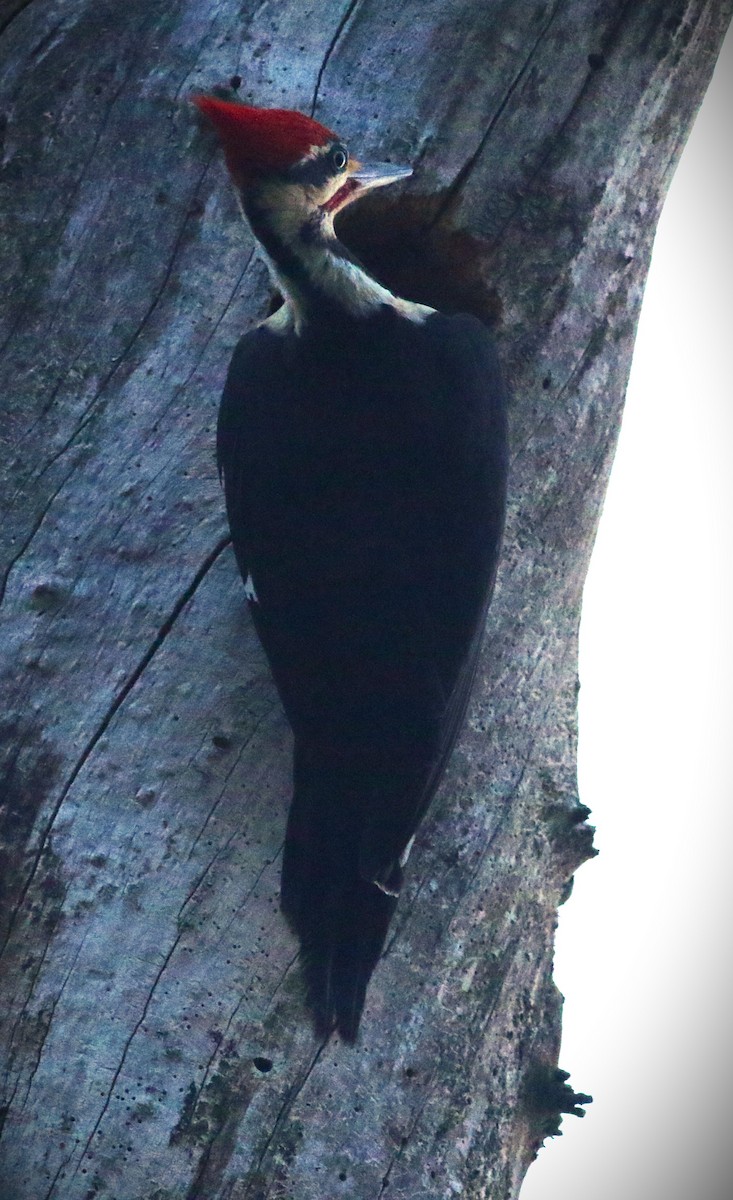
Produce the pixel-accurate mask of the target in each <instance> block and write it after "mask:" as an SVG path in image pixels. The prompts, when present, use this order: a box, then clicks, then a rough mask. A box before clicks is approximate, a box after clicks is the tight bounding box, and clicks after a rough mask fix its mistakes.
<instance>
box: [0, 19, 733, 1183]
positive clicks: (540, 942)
mask: <svg viewBox="0 0 733 1200" xmlns="http://www.w3.org/2000/svg"><path fill="white" fill-rule="evenodd" d="M732 7H733V0H642V2H635V3H631V2H628V0H623V2H622V0H565V2H562V0H557V2H550V0H531V2H529V0H512V2H511V3H510V2H509V0H494V2H493V3H491V4H487V3H485V2H484V0H401V2H400V3H397V2H396V0H381V2H379V0H350V2H348V3H347V2H346V0H339V2H336V0H319V2H318V3H314V4H313V5H312V7H311V8H310V9H304V8H303V7H302V5H301V4H299V3H297V2H296V0H270V2H265V3H261V2H260V3H257V2H255V0H245V2H244V3H242V0H218V2H217V3H213V2H212V0H177V2H175V3H174V0H127V3H125V4H119V3H117V2H116V0H94V2H92V0H49V2H47V3H41V0H25V3H23V0H1V2H0V30H1V31H2V32H1V34H0V45H1V46H2V62H3V64H4V65H3V67H2V82H1V89H0V90H1V94H2V107H1V110H0V111H1V112H2V139H3V174H2V182H1V184H0V186H1V187H2V209H3V211H4V212H6V213H7V214H8V219H7V221H6V224H5V228H4V230H3V232H2V249H3V269H4V270H5V271H6V272H7V275H8V277H7V281H6V284H5V286H4V288H3V289H2V298H1V301H0V303H1V305H2V308H1V310H0V339H1V340H0V345H1V347H2V349H1V357H0V374H1V375H2V380H3V384H2V395H3V397H4V402H5V406H6V412H5V415H4V418H3V421H4V424H3V437H4V439H5V441H6V449H5V453H4V456H3V463H2V472H3V478H2V490H3V513H4V516H3V525H2V542H3V545H2V555H3V560H2V570H1V572H0V581H2V582H1V587H2V596H3V645H2V656H3V657H2V671H3V681H4V688H5V693H6V697H7V698H6V699H5V701H4V704H3V714H2V724H3V734H4V737H3V753H4V767H3V770H4V777H3V778H4V784H3V789H4V790H3V797H2V803H3V809H2V813H3V818H2V819H3V825H2V832H3V847H2V848H3V855H4V869H3V884H4V902H3V910H2V917H3V923H4V935H5V945H4V951H3V975H2V990H1V994H0V1015H1V1019H2V1025H3V1039H4V1050H5V1065H4V1075H3V1089H4V1097H3V1101H2V1103H3V1109H2V1115H3V1117H4V1130H3V1136H2V1140H1V1141H0V1153H1V1165H0V1179H1V1180H3V1181H4V1182H2V1183H0V1196H1V1197H2V1200H39V1198H42V1200H91V1198H92V1197H100V1198H102V1197H104V1198H106V1200H184V1198H186V1200H225V1198H226V1200H264V1198H265V1197H267V1198H268V1200H278V1198H283V1200H284V1198H286V1197H287V1198H291V1197H292V1198H295V1200H316V1198H318V1200H323V1198H324V1197H326V1198H328V1200H330V1198H331V1197H341V1196H343V1197H352V1198H354V1200H370V1198H373V1200H377V1198H378V1197H380V1196H385V1197H387V1196H388V1197H391V1198H392V1200H415V1198H416V1197H419V1198H420V1200H423V1198H424V1200H428V1198H433V1197H448V1196H452V1195H454V1194H458V1193H461V1194H463V1195H464V1196H466V1197H472V1198H478V1197H482V1198H485V1197H489V1198H491V1200H500V1198H501V1200H504V1198H513V1197H516V1196H517V1194H518V1192H519V1188H520V1185H521V1181H522V1179H523V1176H524V1173H525V1171H526V1169H527V1166H528V1164H529V1163H530V1162H531V1160H532V1158H533V1156H534V1154H535V1153H536V1150H537V1148H538V1146H539V1144H540V1143H541V1141H542V1138H543V1137H544V1136H546V1135H547V1134H548V1133H549V1132H551V1131H552V1129H553V1127H554V1126H556V1122H557V1112H558V1109H560V1108H562V1107H563V1106H568V1107H571V1106H572V1104H573V1102H574V1099H582V1098H576V1097H574V1096H573V1094H572V1092H571V1090H570V1088H569V1087H566V1086H565V1085H564V1084H563V1081H562V1078H561V1076H560V1075H559V1074H558V1073H557V1072H556V1071H555V1068H556V1065H557V1054H558V1044H559V1032H560V1009H561V998H560V996H559V993H558V992H557V990H556V988H555V985H554V983H553V981H552V953H553V934H554V928H555V921H556V910H557V906H558V904H559V903H561V901H562V899H563V898H564V897H565V895H566V894H567V891H568V884H569V880H570V879H571V877H572V874H573V872H574V871H575V869H576V868H577V866H578V865H579V864H580V863H581V862H582V861H583V860H584V859H586V858H588V857H589V856H590V854H591V853H592V846H591V841H592V831H591V830H590V829H589V827H588V826H587V824H586V823H585V821H584V818H585V817H586V816H587V811H586V810H584V809H583V808H582V807H580V806H579V803H578V800H577V796H576V781H575V740H576V728H575V708H576V694H577V675H576V654H577V628H578V617H579V607H580V599H581V590H582V585H583V579H584V575H585V570H586V566H587V562H588V557H589V554H590V549H591V545H592V541H593V536H594V532H595V528H596V524H597V520H598V515H599V511H600V507H601V504H602V500H603V494H604V490H605V486H606V481H607V477H608V473H609V469H610V465H611V461H612V458H613V452H614V446H615V441H616V434H617V431H618V426H619V420H620V415H621V408H622V401H623V395H624V390H625V385H626V379H627V375H628V370H629V364H630V359H631V352H632V346H633V340H634V331H635V327H636V321H637V317H638V312H639V305H640V301H641V295H642V290H643V285H644V279H645V276H646V271H647V266H648V261H649V254H650V249H651V244H652V239H653V235H654V228H655V224H656V218H657V215H658V213H659V209H660V206H661V203H662V200H663V197H664V193H665V189H666V185H667V183H668V181H669V178H670V176H671V173H672V171H673V169H674V165H675V163H676V161H677V157H678V155H679V152H680V149H681V146H682V144H683V142H684V139H685V136H686V134H687V131H688V129H689V127H690V124H691V121H692V118H693V116H694V114H695V112H696V110H697V107H698V104H699V101H700V99H701V97H702V94H703V92H704V89H705V85H706V83H707V81H708V79H709V77H710V74H711V72H712V68H713V64H714V60H715V56H716V54H717V51H718V49H719V46H720V43H721V41H722V38H723V34H724V32H725V29H726V26H727V23H728V20H729V16H730V12H731V8H732ZM222 84H224V85H228V86H229V87H230V88H231V89H232V90H233V92H235V93H237V94H238V95H240V96H241V97H242V98H243V99H246V100H250V101H252V102H255V103H258V104H262V105H285V106H287V107H292V108H299V109H301V110H303V111H306V112H310V111H313V112H314V113H315V115H316V116H317V117H318V118H319V119H320V120H322V121H324V122H325V123H326V124H327V125H329V126H330V127H332V128H335V129H337V130H338V131H339V133H340V134H341V135H342V136H343V137H344V138H345V139H346V140H347V141H348V142H349V144H350V146H351V147H352V149H353V150H354V152H355V153H356V154H357V155H358V156H359V157H362V156H363V157H368V156H369V155H370V154H371V155H372V156H373V157H377V158H387V157H389V158H391V159H392V160H393V161H405V162H410V163H412V164H413V165H415V168H416V170H415V176H414V179H413V180H412V181H411V183H410V185H409V186H408V187H407V188H405V189H404V190H403V194H402V195H401V196H399V197H397V198H396V199H395V198H394V197H390V198H388V197H387V196H386V195H385V197H384V198H383V199H382V198H375V200H374V202H373V203H371V205H369V202H368V201H364V202H363V206H362V207H361V208H360V209H359V208H357V207H355V208H354V209H353V211H352V212H351V213H349V214H347V216H345V218H344V223H343V226H342V233H343V237H344V240H345V241H347V242H349V243H351V244H353V245H354V246H355V248H356V249H357V250H358V251H359V252H360V253H361V255H362V257H363V258H365V259H366V260H367V262H369V263H370V264H372V265H373V266H374V269H375V272H376V273H377V274H378V275H379V276H380V278H382V279H383V280H384V281H386V282H388V283H389V282H393V283H394V284H395V286H396V287H398V288H399V289H400V290H402V291H403V293H404V294H407V295H409V296H411V297H412V298H414V299H419V300H427V301H428V302H431V301H432V302H433V303H437V304H438V305H439V306H441V307H459V308H467V309H470V310H472V311H475V312H478V313H480V314H482V315H483V316H484V317H486V318H487V319H488V320H490V321H492V322H493V323H495V324H496V328H497V335H498V337H499V341H500V348H501V353H502V357H503V360H504V364H505V369H506V374H507V377H508V379H509V381H510V383H511V387H512V392H513V403H512V410H511V438H512V474H511V497H510V512H509V520H508V527H507V534H506V543H505V551H504V556H503V562H502V567H501V570H500V577H499V584H498V589H497V594H496V598H495V600H494V603H493V606H492V609H491V613H490V618H489V627H488V635H487V639H486V645H485V650H484V654H483V659H482V670H481V672H480V674H479V679H478V681H477V685H476V691H475V697H474V702H473V705H472V707H471V710H470V715H469V718H468V721H467V725H466V728H465V731H464V734H463V736H462V738H461V741H460V744H459V747H458V749H457V751H456V753H455V755H454V758H453V761H452V764H451V767H450V769H449V772H448V776H447V778H446V780H445V782H444V785H443V786H442V788H441V790H440V793H439V795H438V798H437V800H436V802H435V804H434V806H433V809H432V811H431V814H430V815H429V818H428V819H427V820H426V821H425V823H424V825H423V827H422V829H421V831H420V833H419V835H418V839H417V844H416V847H415V850H414V851H413V855H412V857H411V859H410V863H409V868H408V872H407V883H406V888H405V891H404V893H403V896H402V899H401V901H400V904H399V907H398V911H397V916H396V919H395V922H394V925H393V930H392V933H391V937H390V940H389V943H388V948H387V952H386V954H385V956H384V959H383V961H382V962H381V964H380V966H379V967H378V969H377V971H376V973H375V976H374V978H373V981H372V984H371V987H370V991H369V994H368V998H367V1008H366V1012H365V1017H364V1021H363V1025H362V1033H361V1038H360V1041H359V1043H358V1044H357V1046H356V1047H355V1048H349V1047H346V1046H344V1045H342V1044H340V1043H339V1042H338V1040H337V1039H335V1038H333V1039H331V1040H330V1041H329V1042H327V1043H326V1044H325V1045H322V1044H318V1043H316V1042H314V1039H313V1035H312V1033H311V1030H310V1026H309V1023H308V1021H307V1018H306V1016H305V1013H304V1009H303V1004H302V994H301V983H300V976H299V969H298V964H297V959H296V947H295V943H294V940H293V938H292V936H291V935H290V933H289V932H288V930H287V928H286V926H285V924H284V921H283V919H282V917H281V915H280V913H279V910H278V870H279V855H280V849H281V846H282V840H283V832H284V827H285V818H286V811H287V806H288V802H289V788H290V778H289V774H290V749H291V746H290V733H289V730H288V728H287V725H286V722H285V719H284V717H283V714H282V712H281V710H280V708H279V704H278V701H277V697H276V694H275V691H274V688H273V685H272V682H271V680H270V677H269V674H268V671H267V667H266V664H265V662H264V659H263V656H262V653H261V651H260V649H259V647H258V644H257V642H256V639H255V637H254V634H253V631H252V628H251V626H250V624H249V621H248V618H247V614H246V611H245V604H244V600H243V592H242V587H241V583H240V580H239V579H238V577H237V574H236V569H235V565H234V560H233V556H232V553H231V550H230V548H229V546H228V542H227V538H226V529H225V523H224V517H223V504H222V498H221V493H220V490H219V485H218V482H217V478H216V470H215V466H214V460H213V430H214V422H215V414H216V407H217V404H218V398H219V394H220V391H221V386H222V382H223V378H224V374H225V371H226V367H227V363H228V360H229V356H230V353H231V350H232V347H233V345H234V342H235V341H236V339H237V337H238V336H239V335H240V333H241V332H242V331H243V330H244V329H246V328H247V327H249V326H250V325H251V323H252V322H253V321H255V320H257V319H258V318H260V317H261V316H262V315H263V314H264V312H265V311H266V308H267V305H268V303H269V300H270V297H269V288H268V282H267V275H266V271H265V269H264V267H263V266H262V265H261V263H260V261H259V259H258V258H257V257H256V256H255V255H254V253H253V243H252V239H251V236H250V234H249V232H248V230H247V229H246V228H245V227H244V226H243V225H242V223H241V222H240V221H239V219H238V217H237V212H236V206H235V201H234V197H233V194H232V192H231V190H230V187H229V185H228V182H227V179H226V175H225V170H224V167H223V164H222V162H221V159H220V155H219V152H218V149H217V147H216V143H215V139H214V137H213V135H211V133H210V132H209V131H208V130H205V129H203V128H202V127H201V125H200V124H199V123H198V122H197V120H196V117H195V115H194V113H193V111H192V109H191V106H190V104H189V103H188V97H189V96H190V95H191V93H192V92H195V91H197V90H210V89H211V88H212V87H214V86H216V85H222ZM367 205H369V206H368V207H367ZM347 218H348V219H347ZM583 1082H586V1081H583Z"/></svg>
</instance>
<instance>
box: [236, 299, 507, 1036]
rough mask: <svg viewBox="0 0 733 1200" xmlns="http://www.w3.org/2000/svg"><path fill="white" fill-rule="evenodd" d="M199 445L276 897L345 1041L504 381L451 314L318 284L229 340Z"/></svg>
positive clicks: (489, 562) (471, 538)
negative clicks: (229, 564) (234, 578)
mask: <svg viewBox="0 0 733 1200" xmlns="http://www.w3.org/2000/svg"><path fill="white" fill-rule="evenodd" d="M218 458H219V465H220V470H221V472H222V474H223V478H224V485H225V494H226V504H227V512H228V517H229V523H230V526H231V532H232V539H233V543H234V549H235V552H236V556H237V561H238V564H239V569H240V571H241V573H242V577H243V578H244V579H245V580H246V579H247V578H248V577H250V578H251V581H252V583H253V585H254V589H255V592H256V597H257V599H256V600H254V601H250V610H251V613H252V618H253V620H254V623H255V626H256V628H257V632H258V634H259V637H260V639H261V641H262V645H263V646H264V649H265V652H266V654H267V657H268V660H269V663H270V666H271V668H272V673H273V676H274V678H275V682H276V684H277V688H278V691H279V694H280V696H281V699H282V703H283V705H284V708H285V712H286V714H287V717H288V720H289V721H290V724H291V726H292V729H293V734H294V739H295V748H294V771H293V782H294V791H293V799H292V806H291V810H290V816H289V820H288V826H287V832H286V842H285V851H284V857H283V867H282V907H283V910H284V912H285V914H286V916H287V918H288V920H289V921H290V923H291V925H292V927H293V929H294V930H295V932H296V933H297V935H298V937H299V939H300V942H301V945H302V952H303V954H302V956H303V964H304V972H305V978H306V983H307V988H308V997H309V1002H310V1005H311V1008H312V1011H313V1013H314V1014H315V1022H316V1028H317V1030H318V1032H319V1033H320V1034H326V1033H328V1032H329V1031H330V1030H331V1029H333V1028H334V1027H336V1028H337V1029H338V1030H339V1032H340V1033H341V1035H342V1036H343V1037H344V1038H345V1039H347V1040H351V1041H353V1040H354V1038H355V1037H356V1033H357V1029H358V1025H359V1019H360V1016H361V1012H362V1008H363V1005H364V998H365V992H366V987H367V983H368V981H369V977H370V975H371V973H372V971H373V969H374V967H375V965H376V963H377V960H378V958H379V955H380V953H381V951H382V948H383V945H384V941H385V936H386V933H387V928H388V925H389V922H390V919H391V917H392V914H393V911H394V908H395V905H396V895H397V894H398V892H399V888H400V883H401V879H402V865H401V863H400V859H401V858H402V857H403V855H404V852H405V849H406V847H407V845H408V843H409V841H410V838H411V837H412V835H413V834H414V832H415V829H416V828H417V825H418V823H419V821H420V819H421V818H422V816H423V814H424V812H425V810H426V807H427V805H428V803H429V801H430V799H431V797H432V795H433V793H434V791H435V789H436V787H437V786H438V783H439V782H440V779H441V776H442V774H443V770H444V768H445V765H446V762H447V760H448V756H449V755H450V752H451V749H452V747H453V744H454V741H455V739H456V736H457V734H458V732H459V730H460V727H461V723H462V720H463V716H464V713H465V709H466V705H467V702H468V698H469V693H470V688H471V682H472V679H473V675H474V671H475V666H476V661H477V657H478V652H479V647H480V641H481V634H482V630H483V626H484V621H485V616H486V609H487V606H488V603H489V599H490V596H491V591H492V588H493V584H494V578H495V574H496V568H497V561H498V555H499V545H500V539H501V532H502V525H503V519H504V497H505V485H506V432H505V392H504V386H503V384H502V380H501V374H500V370H499V366H498V361H497V357H496V352H495V349H494V343H493V339H492V337H491V335H490V333H489V332H488V330H487V329H486V328H485V327H484V326H483V325H482V324H481V323H480V322H479V321H477V320H476V319H474V318H473V317H469V316H446V315H442V314H440V313H434V314H432V315H428V316H427V317H425V318H423V319H421V320H413V319H410V318H409V317H408V316H405V315H404V314H403V313H402V312H400V311H399V310H398V309H396V308H395V307H393V306H391V305H389V304H382V305H380V306H377V307H375V308H374V309H372V311H371V312H369V313H368V314H366V315H360V316H356V315H353V314H349V313H348V312H346V311H339V309H338V307H337V306H335V305H327V304H324V305H323V306H322V308H321V309H320V310H316V311H314V312H313V313H312V314H311V319H310V320H309V321H308V322H307V323H306V324H305V325H304V326H303V328H301V329H300V330H299V331H298V332H297V333H296V331H295V329H294V328H293V327H292V326H291V327H290V328H289V329H288V328H283V329H282V330H279V331H277V332H273V331H272V330H271V329H270V328H268V326H267V325H264V326H260V327H259V328H257V329H255V330H253V331H252V332H250V333H247V334H246V335H245V336H244V337H243V338H242V339H241V341H240V342H239V344H238V346H237V348H236V351H235V353H234V357H233V360H232V363H231V367H230V370H229V375H228V379H227V383H226V388H225V391H224V395H223V399H222V403H221V409H220V416H219V427H218Z"/></svg>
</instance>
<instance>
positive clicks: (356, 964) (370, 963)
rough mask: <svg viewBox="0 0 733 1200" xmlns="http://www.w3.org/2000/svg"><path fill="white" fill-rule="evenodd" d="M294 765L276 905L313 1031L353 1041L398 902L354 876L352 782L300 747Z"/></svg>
mask: <svg viewBox="0 0 733 1200" xmlns="http://www.w3.org/2000/svg"><path fill="white" fill-rule="evenodd" d="M294 767H295V771H294V774H295V779H294V784H295V786H294V794H293V802H292V805H291V808H290V816H289V818H288V828H287V833H286V838H285V851H284V854H283V866H282V881H281V902H282V908H283V912H284V913H285V915H286V917H287V918H288V920H289V922H290V924H291V925H292V927H293V930H294V931H295V933H296V934H297V935H298V937H299V939H300V943H301V954H302V964H303V973H304V976H305V982H306V989H307V997H308V1004H309V1006H310V1008H311V1011H312V1013H313V1019H314V1024H315V1029H316V1034H317V1035H318V1036H319V1037H326V1036H328V1034H329V1033H331V1031H332V1030H333V1029H337V1030H338V1032H339V1034H340V1035H341V1037H343V1038H344V1040H345V1041H348V1042H354V1041H355V1040H356V1035H357V1033H358V1029H359V1021H360V1019H361V1014H362V1010H363V1008H364V999H365V996H366V989H367V984H368V983H369V979H370V977H371V974H372V972H373V970H374V968H375V966H376V965H377V962H378V961H379V956H380V954H381V952H382V948H383V946H384V941H385V938H386V936H387V930H388V928H389V923H390V921H391V919H392V914H393V913H394V910H395V907H396V904H397V899H396V896H394V895H388V894H386V893H385V892H384V891H383V890H382V889H381V888H379V887H377V885H376V884H375V883H373V882H371V881H369V880H368V879H365V878H364V877H363V874H360V871H359V862H360V852H362V851H363V839H364V816H363V804H364V792H363V788H359V786H358V781H356V783H355V782H354V781H353V779H349V777H348V775H347V774H346V772H344V771H343V770H339V769H338V768H334V766H333V764H330V765H329V764H326V763H324V761H323V760H322V759H321V760H320V761H319V758H318V756H316V755H311V754H309V753H308V752H307V751H306V750H304V749H303V748H302V747H301V748H298V747H296V752H295V757H294ZM359 793H361V794H359ZM360 801H361V803H360ZM397 869H398V870H399V868H397ZM363 870H364V858H363V853H362V872H363ZM395 890H397V889H396V888H395Z"/></svg>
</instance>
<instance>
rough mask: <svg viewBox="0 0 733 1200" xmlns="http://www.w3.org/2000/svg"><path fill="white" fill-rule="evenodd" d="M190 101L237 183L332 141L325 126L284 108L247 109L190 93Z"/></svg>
mask: <svg viewBox="0 0 733 1200" xmlns="http://www.w3.org/2000/svg"><path fill="white" fill-rule="evenodd" d="M193 102H194V104H195V105H197V107H198V108H199V109H200V110H201V112H202V113H205V115H206V116H207V117H208V118H209V120H210V121H211V122H212V123H213V125H214V126H215V128H216V130H217V133H218V134H219V138H220V139H221V143H222V146H223V147H224V157H225V158H226V163H227V166H228V168H229V170H230V172H231V174H232V175H233V176H234V178H235V180H236V181H237V182H241V183H244V182H246V181H248V180H250V179H252V178H255V177H256V176H258V175H266V174H267V173H268V171H277V170H283V169H284V168H286V167H290V166H292V165H293V163H296V162H298V161H299V160H300V159H301V158H303V157H304V156H305V155H306V154H307V153H308V151H309V150H311V149H312V148H313V146H325V145H327V143H328V142H332V141H335V140H336V135H335V134H334V133H332V132H331V130H330V129H326V127H325V125H319V123H318V121H314V120H313V119H312V118H311V117H306V116H304V114H303V113H299V112H293V111H291V110H290V109H287V108H251V107H250V106H249V105H248V104H237V103H232V102H231V101H229V100H218V99H217V98H216V97H215V96H194V97H193Z"/></svg>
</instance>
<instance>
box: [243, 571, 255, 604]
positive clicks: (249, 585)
mask: <svg viewBox="0 0 733 1200" xmlns="http://www.w3.org/2000/svg"><path fill="white" fill-rule="evenodd" d="M244 594H245V596H246V597H247V599H248V600H252V601H253V602H254V603H255V604H256V603H257V592H256V591H255V585H254V583H253V582H252V576H251V575H248V576H247V578H246V579H245V581H244Z"/></svg>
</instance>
